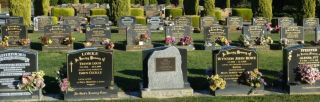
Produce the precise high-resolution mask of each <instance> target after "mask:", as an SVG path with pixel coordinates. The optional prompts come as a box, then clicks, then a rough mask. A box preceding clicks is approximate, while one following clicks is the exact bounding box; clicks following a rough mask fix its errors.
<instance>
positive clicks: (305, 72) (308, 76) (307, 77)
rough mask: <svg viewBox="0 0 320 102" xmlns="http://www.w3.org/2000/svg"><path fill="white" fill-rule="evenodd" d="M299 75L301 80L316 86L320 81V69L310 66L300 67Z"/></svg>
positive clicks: (303, 65) (302, 65)
mask: <svg viewBox="0 0 320 102" xmlns="http://www.w3.org/2000/svg"><path fill="white" fill-rule="evenodd" d="M297 73H298V75H299V76H300V80H301V81H302V82H306V83H308V84H314V83H316V81H317V80H320V72H319V69H318V68H313V67H312V66H311V65H308V64H300V65H298V67H297Z"/></svg>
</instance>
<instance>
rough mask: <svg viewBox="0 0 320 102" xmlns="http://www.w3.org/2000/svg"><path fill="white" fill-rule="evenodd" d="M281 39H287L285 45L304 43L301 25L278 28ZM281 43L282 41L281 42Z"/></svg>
mask: <svg viewBox="0 0 320 102" xmlns="http://www.w3.org/2000/svg"><path fill="white" fill-rule="evenodd" d="M280 38H281V41H283V40H285V39H286V40H287V41H286V45H285V46H294V45H299V44H303V43H304V30H303V27H301V26H288V27H285V28H283V27H281V30H280ZM282 43H283V42H282Z"/></svg>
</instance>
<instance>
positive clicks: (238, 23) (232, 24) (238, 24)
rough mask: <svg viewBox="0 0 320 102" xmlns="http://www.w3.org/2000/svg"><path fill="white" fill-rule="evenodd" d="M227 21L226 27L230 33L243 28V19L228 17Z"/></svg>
mask: <svg viewBox="0 0 320 102" xmlns="http://www.w3.org/2000/svg"><path fill="white" fill-rule="evenodd" d="M226 19H227V26H228V27H229V29H230V31H236V30H238V29H239V28H242V26H243V18H242V17H236V16H233V17H228V18H226Z"/></svg>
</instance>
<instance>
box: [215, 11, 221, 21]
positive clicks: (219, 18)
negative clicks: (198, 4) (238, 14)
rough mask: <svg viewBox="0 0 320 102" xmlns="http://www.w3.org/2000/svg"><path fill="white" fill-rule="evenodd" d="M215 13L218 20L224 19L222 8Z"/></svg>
mask: <svg viewBox="0 0 320 102" xmlns="http://www.w3.org/2000/svg"><path fill="white" fill-rule="evenodd" d="M214 13H215V17H216V18H217V20H222V15H221V14H222V11H221V10H216V11H214Z"/></svg>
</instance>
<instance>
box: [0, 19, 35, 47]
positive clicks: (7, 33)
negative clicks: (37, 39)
mask: <svg viewBox="0 0 320 102" xmlns="http://www.w3.org/2000/svg"><path fill="white" fill-rule="evenodd" d="M1 29H2V39H6V37H7V38H8V46H5V47H4V46H1V48H29V47H30V41H28V40H29V39H28V37H27V29H26V26H24V25H16V24H10V25H4V26H2V27H1ZM24 41H26V42H28V43H26V44H24V43H23V42H24Z"/></svg>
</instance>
